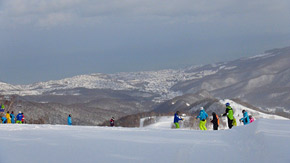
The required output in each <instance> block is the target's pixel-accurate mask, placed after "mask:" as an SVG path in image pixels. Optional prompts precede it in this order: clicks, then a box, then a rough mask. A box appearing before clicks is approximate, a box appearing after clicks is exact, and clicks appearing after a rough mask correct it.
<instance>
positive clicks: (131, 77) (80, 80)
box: [0, 69, 218, 100]
mask: <svg viewBox="0 0 290 163" xmlns="http://www.w3.org/2000/svg"><path fill="white" fill-rule="evenodd" d="M216 72H218V70H216V71H213V70H203V71H199V72H186V71H185V70H171V69H168V70H161V71H147V72H129V73H116V74H99V73H98V74H91V75H79V76H75V77H72V78H66V79H62V80H55V81H48V82H39V83H35V84H30V85H15V86H14V85H10V84H6V83H0V84H1V85H0V86H1V90H0V92H1V94H5V95H11V94H18V95H22V96H25V95H41V94H43V93H46V92H50V91H55V90H62V89H74V88H88V89H112V90H139V91H144V92H149V93H156V94H160V95H161V94H162V95H163V97H160V100H161V99H163V98H165V99H169V98H172V97H175V96H178V95H180V93H179V92H173V91H171V90H170V88H171V87H172V86H173V85H174V84H176V83H177V82H179V81H185V80H192V79H198V78H203V77H205V76H208V75H212V74H215V73H216Z"/></svg>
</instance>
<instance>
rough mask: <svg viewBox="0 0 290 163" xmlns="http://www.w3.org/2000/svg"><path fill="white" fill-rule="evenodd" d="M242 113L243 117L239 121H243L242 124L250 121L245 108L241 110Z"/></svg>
mask: <svg viewBox="0 0 290 163" xmlns="http://www.w3.org/2000/svg"><path fill="white" fill-rule="evenodd" d="M242 113H243V116H244V117H243V118H241V119H240V121H243V123H244V125H247V124H249V123H250V118H249V115H248V113H247V112H246V111H245V110H243V111H242Z"/></svg>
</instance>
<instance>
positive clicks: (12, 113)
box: [10, 111, 15, 123]
mask: <svg viewBox="0 0 290 163" xmlns="http://www.w3.org/2000/svg"><path fill="white" fill-rule="evenodd" d="M10 117H11V123H15V115H14V112H13V111H12V112H11V114H10Z"/></svg>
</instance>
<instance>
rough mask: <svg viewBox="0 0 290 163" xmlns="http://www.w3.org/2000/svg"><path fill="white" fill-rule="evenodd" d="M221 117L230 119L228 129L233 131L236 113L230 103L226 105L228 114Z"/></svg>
mask: <svg viewBox="0 0 290 163" xmlns="http://www.w3.org/2000/svg"><path fill="white" fill-rule="evenodd" d="M221 116H227V117H228V127H229V129H231V128H232V127H233V121H234V111H233V108H232V107H231V106H230V103H226V112H225V113H224V114H222V115H221Z"/></svg>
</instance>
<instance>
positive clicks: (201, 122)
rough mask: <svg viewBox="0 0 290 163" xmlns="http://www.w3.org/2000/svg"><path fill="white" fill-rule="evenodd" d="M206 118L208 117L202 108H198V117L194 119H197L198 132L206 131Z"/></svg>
mask: <svg viewBox="0 0 290 163" xmlns="http://www.w3.org/2000/svg"><path fill="white" fill-rule="evenodd" d="M207 117H208V114H207V113H206V112H205V111H204V108H203V107H200V111H199V115H198V116H197V117H196V119H198V118H199V128H200V130H207V128H206V127H205V124H206V118H207Z"/></svg>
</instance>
